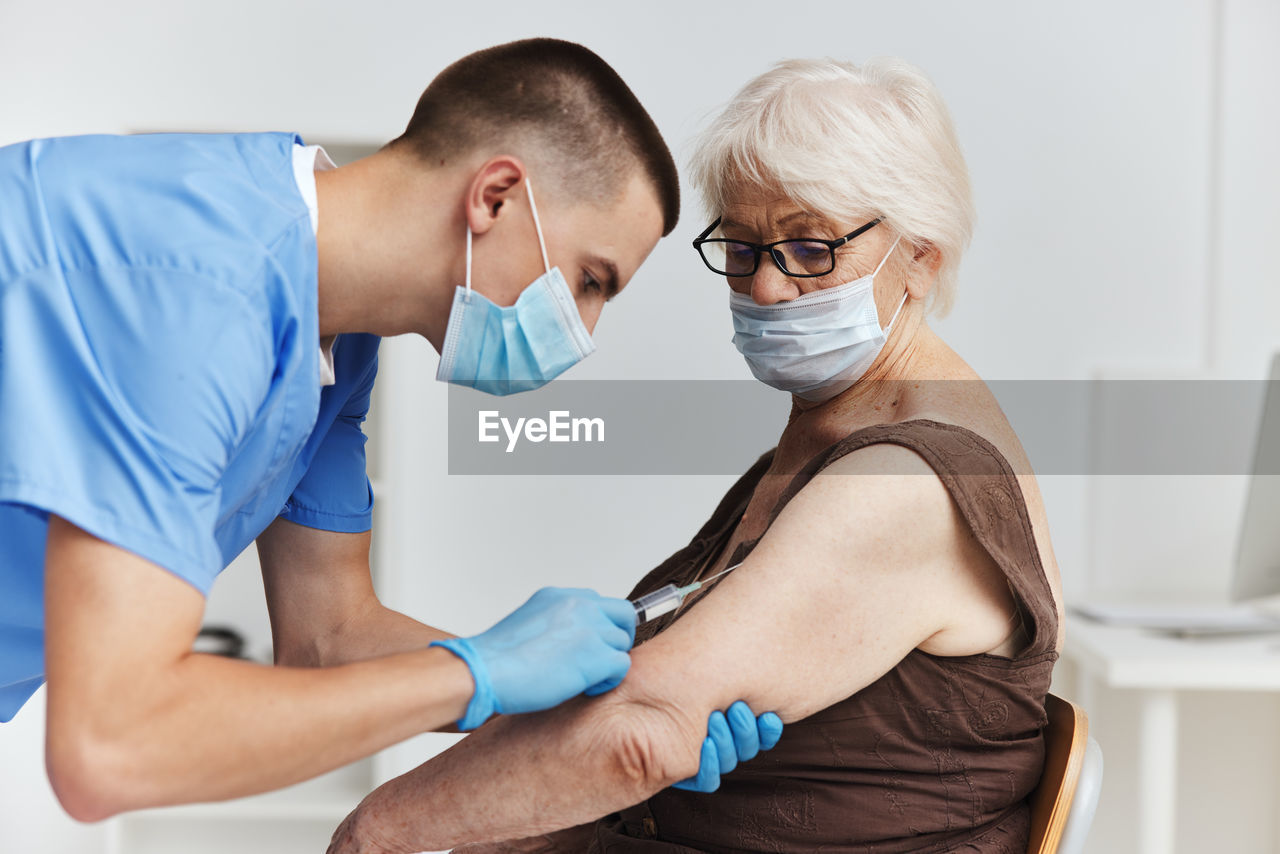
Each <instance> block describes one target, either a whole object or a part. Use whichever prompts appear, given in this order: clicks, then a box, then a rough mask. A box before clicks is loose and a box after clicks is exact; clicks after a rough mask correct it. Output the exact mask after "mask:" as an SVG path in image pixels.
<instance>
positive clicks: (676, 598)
mask: <svg viewBox="0 0 1280 854" xmlns="http://www.w3.org/2000/svg"><path fill="white" fill-rule="evenodd" d="M740 566H742V564H741V563H735V564H734V565H733V566H731V567H729V568H728V569H726V570H724V571H723V572H717V573H716V574H715V575H713V576H711V577H710V578H706V579H703V580H702V581H695V582H693V583H692V584H686V585H685V586H684V587H677V586H676V585H674V584H667V585H664V586H662V587H659V588H658V589H657V590H655V591H653V592H652V593H646V594H644V595H643V596H640V597H637V598H635V599H632V600H631V604H632V605H634V606H635V608H636V624H637V625H639V624H640V623H647V622H649V621H650V620H652V619H654V618H655V617H661V616H662V615H663V614H670V613H671V612H672V611H674V610H675V609H676V608H679V607H680V604H681V603H682V602H684V597H686V596H688V595H689V594H690V593H692V592H693V591H695V590H697V589H698V588H699V587H701V586H702V585H704V584H706V583H708V582H711V581H715V580H716V579H717V578H719V577H720V576H722V575H724V574H725V573H727V572H733V571H734V570H735V569H737V568H738V567H740Z"/></svg>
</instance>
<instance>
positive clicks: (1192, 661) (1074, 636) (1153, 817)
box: [1063, 615, 1280, 854]
mask: <svg viewBox="0 0 1280 854" xmlns="http://www.w3.org/2000/svg"><path fill="white" fill-rule="evenodd" d="M1063 656H1064V657H1065V658H1067V659H1069V660H1071V661H1072V662H1074V663H1075V665H1076V666H1077V667H1078V668H1079V674H1080V685H1079V688H1078V690H1079V699H1080V702H1081V705H1083V706H1084V708H1085V711H1086V712H1087V711H1088V710H1089V708H1090V707H1091V705H1092V697H1093V696H1094V694H1093V691H1094V689H1095V687H1096V686H1098V685H1102V686H1105V687H1107V688H1123V689H1130V690H1135V691H1138V692H1140V696H1141V723H1140V725H1141V731H1140V733H1139V741H1138V761H1139V771H1138V786H1139V797H1140V803H1139V816H1138V819H1139V826H1138V839H1139V849H1138V850H1139V852H1140V854H1173V843H1174V832H1175V825H1174V823H1175V820H1176V818H1177V810H1176V797H1175V795H1176V780H1177V777H1176V775H1177V770H1178V760H1177V750H1178V707H1177V702H1176V693H1177V692H1178V691H1280V634H1273V635H1266V636H1252V637H1244V638H1232V639H1225V638H1214V639H1203V640H1194V639H1192V640H1184V639H1179V638H1170V637H1166V636H1161V635H1157V634H1152V633H1149V632H1145V631H1143V630H1140V629H1130V628H1118V627H1114V626H1104V625H1099V624H1098V623H1094V622H1091V621H1089V620H1087V619H1084V618H1082V617H1080V616H1077V615H1071V616H1070V618H1069V622H1068V624H1067V643H1066V647H1065V648H1064V649H1063Z"/></svg>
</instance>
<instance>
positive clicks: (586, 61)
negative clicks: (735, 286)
mask: <svg viewBox="0 0 1280 854" xmlns="http://www.w3.org/2000/svg"><path fill="white" fill-rule="evenodd" d="M520 141H526V142H528V143H530V144H532V146H534V147H536V148H537V149H538V150H540V151H543V152H546V153H547V154H548V155H550V156H551V157H552V158H553V160H554V161H555V162H554V164H553V166H554V168H555V169H556V170H557V171H558V172H559V176H558V177H559V178H560V179H561V180H563V181H565V182H566V183H567V184H568V186H569V187H570V188H571V189H572V190H573V191H575V192H577V193H579V194H586V196H587V197H588V198H592V199H594V200H596V201H599V202H603V201H607V200H612V199H614V198H616V197H617V195H618V194H620V193H621V192H622V190H623V186H622V184H623V181H624V180H625V179H626V178H628V177H630V176H631V175H632V174H634V170H635V169H636V168H637V166H638V167H639V168H640V169H642V170H643V172H644V174H645V176H646V177H647V178H648V179H649V181H650V182H651V183H652V185H653V188H654V190H655V191H656V193H657V196H658V199H659V202H660V203H661V205H662V220H663V225H662V233H663V235H664V236H665V235H667V234H670V233H671V230H672V229H674V228H675V225H676V220H677V219H678V218H679V215H680V183H679V178H678V176H677V173H676V165H675V161H674V160H672V158H671V152H670V151H669V150H668V149H667V145H666V143H665V142H663V140H662V134H660V133H659V132H658V126H657V125H655V124H654V123H653V119H652V118H650V117H649V114H648V113H647V112H645V109H644V107H642V106H641V105H640V101H639V100H638V99H637V98H636V96H635V94H634V93H633V92H632V91H631V90H630V89H629V88H628V87H627V84H626V83H624V82H623V81H622V78H621V77H619V76H618V73H617V72H616V71H614V70H613V69H612V68H611V67H610V66H609V64H608V63H607V62H605V61H604V60H603V59H601V58H600V57H599V56H597V55H596V54H595V53H593V52H592V51H590V50H588V49H587V48H585V47H583V46H582V45H579V44H574V43H573V42H567V41H561V40H559V39H545V38H540V39H525V40H523V41H515V42H509V43H507V44H502V45H497V46H496V47H490V48H486V49H484V50H481V51H477V52H475V53H473V54H470V55H468V56H464V57H463V58H462V59H459V60H458V61H457V62H455V63H453V64H452V65H450V66H449V67H448V68H446V69H445V70H444V71H441V72H440V74H439V75H437V76H436V78H435V79H434V80H432V81H431V85H429V86H428V87H427V90H426V91H425V92H423V93H422V97H421V98H420V99H419V100H418V107H417V109H416V110H414V113H413V118H412V119H410V120H409V126H408V127H407V128H406V129H405V132H404V133H403V134H402V135H400V136H399V137H398V138H396V139H395V140H393V141H392V142H391V145H392V146H393V147H407V148H409V149H411V150H412V151H414V152H415V153H417V154H418V155H419V156H420V157H422V158H423V159H424V160H427V161H438V160H441V159H442V158H448V157H450V156H455V155H458V154H461V153H464V152H470V151H474V150H475V149H476V148H478V147H481V146H486V145H492V144H494V143H501V144H508V145H509V144H512V143H513V142H516V143H518V142H520ZM511 153H518V152H517V151H513V152H511Z"/></svg>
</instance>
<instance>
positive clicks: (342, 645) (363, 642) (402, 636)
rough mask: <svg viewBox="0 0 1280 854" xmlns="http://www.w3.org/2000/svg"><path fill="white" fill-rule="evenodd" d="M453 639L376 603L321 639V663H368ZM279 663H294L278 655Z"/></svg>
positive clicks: (442, 632)
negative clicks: (283, 659)
mask: <svg viewBox="0 0 1280 854" xmlns="http://www.w3.org/2000/svg"><path fill="white" fill-rule="evenodd" d="M451 637H454V635H453V634H451V633H449V632H446V631H442V630H441V629H437V628H435V627H434V626H428V625H427V624H425V623H420V622H418V621H417V620H415V619H413V618H412V617H410V616H408V615H406V614H402V613H400V612H399V611H393V610H392V609H390V608H387V607H385V606H383V605H382V604H381V603H378V602H377V600H374V602H373V607H371V608H370V609H369V611H368V613H366V614H363V615H361V616H359V617H357V618H354V619H351V620H349V621H348V622H346V623H344V624H343V625H342V627H341V628H340V629H339V630H338V631H336V632H335V633H334V634H333V635H332V636H330V637H328V638H324V639H322V643H321V645H320V646H321V648H320V650H319V651H318V654H319V658H320V661H319V662H318V663H319V664H320V665H321V666H331V665H336V664H349V663H351V662H354V661H367V660H368V659H370V658H381V657H382V656H384V655H395V654H396V653H400V652H412V651H413V650H416V649H425V648H426V647H427V646H428V645H430V643H431V642H432V641H437V640H444V639H446V638H451ZM276 661H277V663H287V664H293V663H295V662H282V661H281V660H280V658H279V656H277V659H276ZM297 663H302V662H297ZM307 663H308V664H310V663H312V662H307Z"/></svg>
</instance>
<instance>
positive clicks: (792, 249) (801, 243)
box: [701, 240, 834, 276]
mask: <svg viewBox="0 0 1280 854" xmlns="http://www.w3.org/2000/svg"><path fill="white" fill-rule="evenodd" d="M701 249H702V254H703V256H704V257H705V258H706V259H707V262H708V263H709V264H710V265H711V266H712V267H713V268H714V269H715V270H716V271H717V272H720V273H723V274H724V275H726V276H750V275H751V274H752V273H754V272H755V269H756V250H755V247H754V246H752V245H751V244H749V243H738V242H736V241H733V240H726V241H709V242H707V243H704V244H702V246H701ZM769 254H771V255H772V256H773V258H774V260H775V261H776V262H777V263H778V266H780V267H781V268H782V270H783V272H785V273H787V274H788V275H793V276H821V275H823V274H825V273H829V272H831V270H832V268H833V266H834V259H833V258H832V255H831V248H830V247H829V246H827V245H826V244H825V243H816V242H813V241H810V240H788V241H786V242H784V243H779V244H778V245H777V246H774V247H773V248H772V249H770V250H769Z"/></svg>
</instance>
